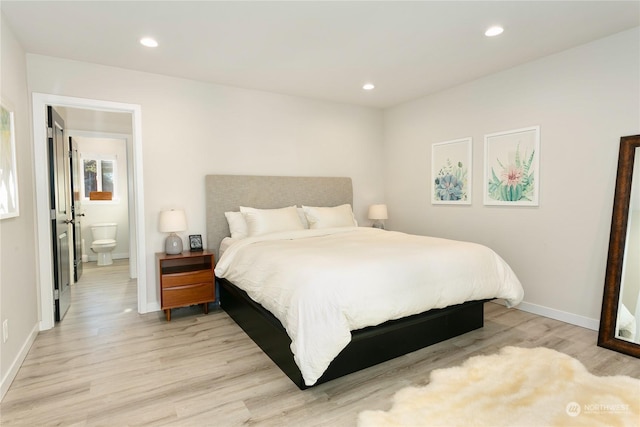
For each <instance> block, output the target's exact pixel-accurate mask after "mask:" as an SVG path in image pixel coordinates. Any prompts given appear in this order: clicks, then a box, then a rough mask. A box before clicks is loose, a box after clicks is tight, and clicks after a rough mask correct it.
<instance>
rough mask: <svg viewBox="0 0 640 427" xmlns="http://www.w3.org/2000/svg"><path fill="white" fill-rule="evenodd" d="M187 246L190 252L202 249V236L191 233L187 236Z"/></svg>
mask: <svg viewBox="0 0 640 427" xmlns="http://www.w3.org/2000/svg"><path fill="white" fill-rule="evenodd" d="M189 247H190V248H191V252H200V251H202V236H201V235H200V234H192V235H190V236H189Z"/></svg>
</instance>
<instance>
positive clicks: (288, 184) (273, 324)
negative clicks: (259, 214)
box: [206, 175, 522, 389]
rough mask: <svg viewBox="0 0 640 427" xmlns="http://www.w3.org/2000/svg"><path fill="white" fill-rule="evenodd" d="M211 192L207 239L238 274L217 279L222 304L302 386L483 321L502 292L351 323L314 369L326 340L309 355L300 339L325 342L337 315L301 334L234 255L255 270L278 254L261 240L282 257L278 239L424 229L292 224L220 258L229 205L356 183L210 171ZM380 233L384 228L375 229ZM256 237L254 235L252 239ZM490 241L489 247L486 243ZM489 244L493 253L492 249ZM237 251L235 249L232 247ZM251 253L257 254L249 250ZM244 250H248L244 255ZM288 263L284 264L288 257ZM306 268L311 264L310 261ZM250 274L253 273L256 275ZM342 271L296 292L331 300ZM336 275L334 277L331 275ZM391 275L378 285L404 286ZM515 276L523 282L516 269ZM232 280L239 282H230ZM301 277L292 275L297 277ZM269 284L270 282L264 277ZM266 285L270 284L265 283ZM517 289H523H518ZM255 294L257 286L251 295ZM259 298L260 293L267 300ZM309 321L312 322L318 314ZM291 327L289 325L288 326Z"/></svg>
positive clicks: (292, 199) (340, 194)
mask: <svg viewBox="0 0 640 427" xmlns="http://www.w3.org/2000/svg"><path fill="white" fill-rule="evenodd" d="M206 199H207V246H208V247H209V250H211V251H213V252H214V254H216V259H217V260H218V265H217V266H216V269H217V271H219V272H220V271H221V272H223V273H225V274H221V276H223V277H230V278H232V280H227V279H226V278H222V277H219V278H218V279H217V281H218V285H219V293H220V305H221V307H222V308H223V309H224V310H225V311H226V312H227V313H228V314H229V315H230V317H231V318H233V319H234V321H235V322H236V323H237V324H238V325H240V327H241V328H242V329H243V330H244V331H245V332H246V333H247V335H248V336H249V337H251V339H253V341H254V342H255V343H256V344H257V345H258V346H260V348H261V349H262V350H263V351H264V352H265V353H266V354H267V355H268V356H269V357H270V358H271V359H272V360H273V361H274V362H275V363H276V364H277V365H278V366H279V367H280V369H281V370H282V371H283V372H284V373H285V374H286V375H287V376H288V377H289V378H290V379H291V380H292V381H293V382H294V383H295V384H296V385H297V386H298V387H299V388H300V389H305V388H307V387H309V386H312V385H317V384H321V383H323V382H326V381H329V380H331V379H334V378H337V377H340V376H343V375H346V374H349V373H352V372H355V371H357V370H360V369H364V368H366V367H369V366H372V365H375V364H377V363H381V362H384V361H386V360H389V359H392V358H395V357H397V356H400V355H402V354H406V353H409V352H412V351H415V350H418V349H420V348H423V347H426V346H429V345H432V344H434V343H437V342H440V341H443V340H446V339H449V338H452V337H454V336H458V335H461V334H464V333H466V332H469V331H472V330H474V329H478V328H481V327H482V326H483V322H484V319H483V303H484V302H485V301H487V300H488V299H493V298H495V297H496V295H493V294H488V295H481V294H478V295H480V296H483V297H481V298H476V297H467V298H465V299H463V300H462V301H464V302H462V301H460V303H454V304H450V305H447V306H446V307H442V308H434V309H429V310H426V311H422V312H416V313H415V314H410V315H403V317H401V318H395V317H392V318H391V319H392V320H387V321H383V322H382V323H378V322H374V323H372V324H375V325H376V326H366V323H362V324H361V327H357V328H353V329H351V330H349V329H347V331H346V332H347V333H348V335H350V336H348V337H347V339H346V341H345V342H344V343H343V344H341V347H339V350H337V351H336V353H337V354H336V355H335V356H334V355H331V357H330V358H329V359H327V358H326V356H323V357H324V359H323V360H328V361H326V363H325V364H324V365H322V366H321V367H320V368H319V369H320V370H319V371H318V370H317V367H316V371H315V372H311V371H310V368H309V366H308V364H306V363H305V360H303V359H304V357H311V359H313V357H315V355H316V353H315V352H316V351H317V352H318V353H320V352H321V350H322V349H323V348H324V344H323V345H315V350H313V351H312V352H310V351H308V352H307V353H306V356H305V352H304V351H302V350H301V349H302V348H303V346H301V345H300V343H301V342H302V341H304V343H305V346H306V343H308V342H312V341H313V340H319V342H320V343H322V339H325V338H326V337H327V336H328V337H329V338H333V336H334V333H333V332H331V333H323V332H325V327H326V330H327V331H332V329H331V325H330V323H331V322H328V323H327V324H326V325H325V324H321V327H319V326H318V324H317V323H318V322H316V325H315V329H313V328H312V329H310V330H309V331H311V332H306V334H305V335H300V334H299V333H298V332H296V331H295V330H297V329H298V327H297V323H296V322H298V321H299V317H295V319H294V321H293V323H292V320H291V319H290V318H289V317H287V316H286V315H283V314H282V312H280V311H279V309H278V306H274V305H273V303H272V302H273V301H272V300H273V299H276V298H274V297H273V295H268V294H267V298H266V299H262V300H260V299H258V298H256V290H258V289H261V288H262V286H261V285H262V283H260V280H262V279H261V278H260V276H255V274H254V276H255V277H252V278H251V279H250V280H249V282H248V283H252V282H251V280H253V283H257V286H254V287H251V286H247V283H245V282H246V280H244V278H243V277H244V276H237V275H236V276H234V274H232V273H233V272H234V271H236V270H238V269H237V268H235V270H234V268H232V267H233V265H232V264H231V262H232V261H230V259H231V258H232V257H233V256H237V257H238V258H239V259H240V260H241V262H240V264H241V265H242V264H243V262H244V264H246V265H251V266H256V268H250V269H245V270H248V271H249V273H251V274H253V273H255V272H261V271H262V270H264V269H266V268H268V267H269V266H270V263H272V262H273V263H275V262H276V261H275V259H274V260H271V259H270V258H269V262H266V261H265V255H264V254H263V253H260V252H255V250H257V248H258V247H262V246H261V245H267V246H264V247H265V248H272V249H269V250H268V251H267V253H273V254H274V257H273V258H277V257H276V256H275V255H277V254H279V253H280V252H281V251H283V250H285V249H286V248H288V247H289V246H284V247H283V246H277V245H293V244H305V245H306V244H308V243H307V242H309V241H311V242H313V244H315V243H316V242H317V241H321V242H322V243H321V244H320V245H321V246H322V245H324V244H325V243H324V242H325V240H327V241H328V240H329V239H336V238H339V239H343V238H347V237H343V236H348V238H355V241H356V243H354V244H358V242H359V241H360V240H362V241H364V242H365V243H364V244H366V245H369V243H368V242H369V240H368V239H374V240H372V241H373V242H375V241H377V240H379V239H386V240H385V242H384V245H391V246H392V245H393V244H394V243H395V241H396V240H405V239H426V237H418V236H413V237H412V236H409V235H404V236H401V235H400V234H401V233H394V232H385V231H381V230H375V231H374V230H372V229H365V228H362V227H360V228H358V227H350V228H341V229H329V230H299V231H287V232H286V233H280V234H283V235H282V236H280V235H279V234H278V233H275V234H274V235H269V236H267V237H266V238H265V237H264V236H260V237H257V238H250V239H244V240H243V241H242V242H241V243H236V244H234V245H233V246H231V247H230V248H231V249H227V252H229V253H225V256H224V257H223V258H222V259H220V258H219V248H220V244H221V243H222V241H223V239H225V237H228V236H229V235H230V230H229V223H228V221H227V218H226V217H225V212H231V211H238V210H239V208H240V207H241V206H251V207H254V208H259V209H277V208H282V207H286V206H292V205H297V206H303V205H304V206H327V207H328V206H341V205H352V201H353V200H352V199H353V191H352V185H351V180H350V179H349V178H332V177H265V176H237V175H209V176H207V177H206ZM289 209H291V208H289ZM309 233H311V234H313V238H312V239H311V238H309V237H308V235H307V234H309ZM375 233H382V234H380V235H375V236H374V234H375ZM298 234H299V235H300V239H299V240H302V241H303V242H302V243H298ZM334 234H337V235H338V237H335V236H334ZM253 240H256V241H255V242H254V241H253ZM436 240H442V239H436ZM442 242H444V244H445V245H449V246H451V245H452V244H454V245H456V244H458V243H454V242H453V241H444V240H442ZM442 242H441V243H442ZM447 242H449V243H447ZM349 244H351V243H349ZM459 244H463V243H459ZM268 245H276V246H268ZM467 245H473V244H467ZM245 246H246V248H244V249H242V250H241V249H239V248H240V247H245ZM476 246H480V245H476ZM354 247H355V246H354ZM292 248H293V247H292ZM482 248H484V247H482ZM484 249H486V250H487V251H490V250H488V248H484ZM296 251H298V249H295V250H294V251H293V252H296ZM254 252H255V253H254ZM293 252H292V253H293ZM490 252H491V253H493V252H492V251H490ZM232 253H233V255H231V254H232ZM252 253H253V256H254V258H250V256H251V254H252ZM242 256H244V257H245V258H244V259H243V258H242ZM340 256H342V255H340ZM367 256H368V255H363V257H364V258H366V257H367ZM247 257H249V258H247ZM495 257H497V255H495ZM281 258H282V257H281ZM497 258H499V257H497ZM339 259H340V258H334V259H333V261H331V262H330V263H329V264H334V263H336V261H338V260H339ZM500 261H501V260H500ZM263 262H264V263H263ZM502 262H503V261H502ZM346 264H348V263H346ZM284 265H285V266H286V264H284ZM505 265H506V264H505ZM408 267H410V264H405V265H404V266H403V267H402V270H399V271H403V272H404V271H405V269H406V268H408ZM305 268H307V267H305ZM308 268H311V266H309V267H308ZM421 268H422V267H421ZM501 268H502V267H501ZM280 269H281V270H283V269H282V267H280ZM284 270H287V273H289V270H291V271H295V269H294V268H293V267H291V268H288V267H285V268H284ZM506 270H508V271H507V272H508V273H509V274H512V272H511V270H510V268H508V266H506ZM265 271H266V270H265ZM278 271H280V270H278ZM301 271H302V272H304V271H305V270H304V269H302V270H301ZM320 271H321V270H317V271H316V272H314V273H313V275H312V276H305V275H301V276H295V275H293V276H292V277H294V278H295V277H309V278H310V277H315V276H316V275H317V273H319V272H320ZM425 271H426V270H425ZM330 273H331V272H330ZM251 274H248V275H249V276H251ZM343 274H344V275H349V274H350V271H348V270H346V271H344V272H341V273H340V274H339V275H338V274H335V275H334V276H327V277H328V278H329V279H326V278H324V277H323V278H322V280H324V281H323V282H322V283H325V284H326V286H318V285H317V284H316V285H314V286H306V285H307V284H306V283H304V285H303V284H302V283H301V285H300V286H299V287H297V286H294V287H293V289H294V292H293V293H294V294H296V295H297V294H298V293H303V292H301V291H300V292H299V291H298V289H311V292H312V295H318V296H321V297H322V298H325V299H326V300H327V301H328V302H331V298H332V297H333V295H334V294H331V292H338V290H339V289H343V288H344V286H337V287H334V288H331V286H330V285H331V284H332V283H331V282H333V281H334V280H335V281H336V282H339V281H340V280H341V279H342V275H343ZM271 276H276V277H278V278H279V279H278V280H281V281H282V286H280V282H278V281H277V280H276V286H275V288H276V290H277V291H278V292H280V291H281V289H285V288H286V286H284V285H285V277H286V276H287V275H280V274H271V275H268V277H271ZM256 277H257V279H256ZM331 277H333V278H334V279H331ZM386 277H387V276H384V277H383V278H381V279H380V281H381V283H380V284H379V285H380V287H381V288H383V287H384V286H386V283H387V282H389V285H388V286H387V288H389V289H390V287H391V286H395V287H396V288H394V289H400V287H401V286H402V285H403V281H402V280H399V279H398V280H396V278H395V277H389V278H388V279H387V278H386ZM398 277H400V274H398ZM510 280H511V281H512V282H513V281H515V282H517V278H515V276H513V278H512V279H510ZM234 281H235V282H237V283H232V282H234ZM303 281H306V279H305V280H300V282H303ZM392 282H395V283H392ZM295 284H296V283H295V281H294V285H295ZM320 287H323V288H324V287H326V288H327V289H329V290H328V291H327V292H329V293H330V295H331V296H326V295H324V294H320V293H319V291H318V289H319V288H320ZM517 287H519V289H520V290H519V291H517V290H516V291H514V292H515V294H516V296H513V295H512V294H509V295H511V296H512V298H511V301H512V302H516V303H517V301H518V300H519V299H521V297H522V295H521V287H520V285H519V282H517ZM243 288H244V289H243ZM264 288H265V289H267V286H266V279H265V286H264ZM363 289H365V288H363ZM376 289H377V288H376ZM444 289H445V290H448V289H451V288H444ZM265 292H267V291H266V290H265ZM323 292H324V290H323ZM518 292H520V294H519V295H518ZM249 294H251V297H250V296H249ZM276 295H279V294H276ZM335 295H338V294H335ZM381 295H382V294H381ZM252 297H253V298H252ZM357 298H358V294H351V295H349V294H345V295H342V294H341V295H340V296H339V297H336V299H339V300H340V301H343V300H349V299H350V300H351V301H352V302H351V304H352V305H357V304H358V299H357ZM256 301H262V304H261V303H258V302H256ZM287 301H289V300H287ZM304 301H305V300H303V302H302V305H304V307H303V309H298V311H299V312H300V313H303V314H304V313H310V314H309V316H311V319H313V318H314V317H313V315H314V314H313V313H312V311H313V309H312V308H310V306H309V305H308V304H307V303H306V302H304ZM369 301H371V299H369ZM299 304H300V303H296V304H293V305H294V306H295V307H297V306H298V305H299ZM414 311H415V308H414ZM371 313H377V311H372V312H371ZM412 313H413V312H412ZM376 315H377V314H376ZM347 317H348V318H349V321H351V318H350V315H347ZM355 317H357V316H355ZM307 323H308V324H309V323H310V322H309V321H307ZM311 323H312V324H313V322H311ZM283 324H284V326H283ZM355 324H359V323H358V321H355ZM292 325H293V326H295V327H293V326H292ZM287 330H288V331H289V332H290V333H289V334H288V333H287ZM336 331H337V332H336V333H335V335H336V336H338V335H340V333H339V332H340V330H339V329H338V330H336ZM342 335H344V333H342ZM301 337H304V340H301ZM327 342H329V341H327ZM329 347H330V346H329ZM330 351H333V350H330ZM319 356H320V355H319ZM301 362H302V363H301ZM310 372H311V373H310Z"/></svg>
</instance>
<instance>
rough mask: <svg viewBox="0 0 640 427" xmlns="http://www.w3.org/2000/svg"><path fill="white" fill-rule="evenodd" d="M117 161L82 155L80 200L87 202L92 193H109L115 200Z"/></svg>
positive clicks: (112, 158) (106, 157) (109, 157)
mask: <svg viewBox="0 0 640 427" xmlns="http://www.w3.org/2000/svg"><path fill="white" fill-rule="evenodd" d="M116 172H117V159H116V157H115V156H105V155H91V154H88V155H84V156H83V158H82V178H83V183H84V184H83V185H82V190H83V194H82V198H83V199H84V200H85V201H88V200H89V194H90V193H91V192H92V191H109V192H111V193H112V200H116V199H117V185H116V184H117V182H116V181H117V180H116V177H117V174H116Z"/></svg>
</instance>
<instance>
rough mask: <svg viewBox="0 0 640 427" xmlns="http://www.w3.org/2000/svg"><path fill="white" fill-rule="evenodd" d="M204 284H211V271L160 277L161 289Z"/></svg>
mask: <svg viewBox="0 0 640 427" xmlns="http://www.w3.org/2000/svg"><path fill="white" fill-rule="evenodd" d="M204 282H208V283H211V282H213V272H212V271H211V270H201V271H189V272H185V273H175V274H165V275H164V276H162V289H166V288H173V287H176V286H183V285H191V284H194V283H204Z"/></svg>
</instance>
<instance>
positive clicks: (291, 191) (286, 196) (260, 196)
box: [205, 175, 353, 260]
mask: <svg viewBox="0 0 640 427" xmlns="http://www.w3.org/2000/svg"><path fill="white" fill-rule="evenodd" d="M205 180H206V182H205V185H206V193H207V194H206V200H207V205H206V206H207V248H208V249H209V250H210V251H212V252H213V253H214V254H215V255H216V260H217V259H218V250H219V248H220V242H222V239H224V238H225V237H228V236H229V235H230V233H229V224H227V219H226V218H225V216H224V213H225V212H229V211H236V212H237V211H238V210H239V208H240V206H250V207H254V208H260V209H273V208H282V207H285V206H292V205H298V206H300V205H307V206H338V205H342V204H345V203H349V204H350V205H352V206H353V186H352V184H351V178H333V177H297V176H251V175H207V176H206V177H205Z"/></svg>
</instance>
